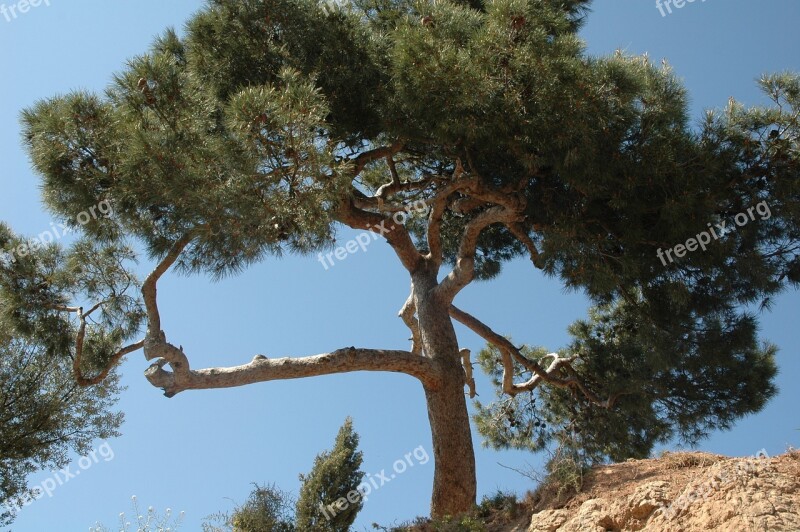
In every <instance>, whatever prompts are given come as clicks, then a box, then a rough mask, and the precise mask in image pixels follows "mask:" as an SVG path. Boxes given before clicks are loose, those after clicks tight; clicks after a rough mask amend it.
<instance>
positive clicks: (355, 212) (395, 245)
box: [336, 191, 422, 272]
mask: <svg viewBox="0 0 800 532" xmlns="http://www.w3.org/2000/svg"><path fill="white" fill-rule="evenodd" d="M355 192H357V191H354V193H355ZM336 219H337V220H338V221H339V222H341V223H343V224H345V225H347V226H349V227H352V228H353V229H364V230H366V231H371V232H373V233H377V234H378V235H380V236H382V237H384V238H385V239H386V241H387V242H388V243H389V245H390V246H392V249H394V251H395V253H396V254H397V256H398V258H399V259H400V262H401V263H402V264H403V266H404V267H405V268H406V270H408V271H409V272H413V271H416V269H417V268H418V267H419V265H420V263H421V262H422V255H421V254H420V252H419V251H418V250H417V248H416V246H415V245H414V241H413V240H412V239H411V235H409V233H408V230H407V229H406V228H405V226H403V224H400V223H397V222H395V221H394V219H393V218H392V217H389V216H383V215H382V214H377V213H373V212H368V211H365V210H362V209H359V208H357V207H356V206H355V204H354V200H353V197H349V198H346V199H344V200H343V201H342V202H341V203H340V204H339V210H338V211H337V216H336Z"/></svg>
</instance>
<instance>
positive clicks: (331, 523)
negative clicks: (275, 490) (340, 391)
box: [296, 417, 364, 532]
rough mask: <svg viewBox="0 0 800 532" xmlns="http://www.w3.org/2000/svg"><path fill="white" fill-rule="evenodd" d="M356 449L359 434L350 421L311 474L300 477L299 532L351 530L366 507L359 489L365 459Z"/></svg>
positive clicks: (322, 454)
mask: <svg viewBox="0 0 800 532" xmlns="http://www.w3.org/2000/svg"><path fill="white" fill-rule="evenodd" d="M357 448H358V434H357V433H355V432H354V431H353V420H352V419H350V418H349V417H348V418H347V419H346V420H345V422H344V425H342V427H341V428H340V429H339V433H338V434H337V435H336V443H335V444H334V446H333V449H332V450H331V451H324V452H322V453H320V454H319V455H317V457H316V458H315V459H314V467H313V468H312V469H311V472H310V473H309V474H308V475H300V480H301V481H302V483H303V485H302V487H301V488H300V498H299V499H298V501H297V511H296V516H297V521H296V522H297V528H298V529H299V530H304V531H306V530H307V531H309V532H348V531H349V530H350V525H352V524H353V522H354V521H355V520H356V516H357V515H358V512H360V511H361V508H362V507H363V506H364V500H363V497H362V495H361V492H359V491H358V489H357V488H358V486H359V484H361V481H362V479H363V478H364V472H363V471H361V470H360V469H359V468H360V467H361V462H362V459H363V457H362V453H361V451H357V450H356V449H357ZM337 503H338V504H339V506H337Z"/></svg>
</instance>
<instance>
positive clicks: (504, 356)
mask: <svg viewBox="0 0 800 532" xmlns="http://www.w3.org/2000/svg"><path fill="white" fill-rule="evenodd" d="M450 316H452V317H453V319H455V320H456V321H458V322H460V323H461V324H463V325H465V326H466V327H467V328H469V329H470V330H472V332H474V333H475V334H477V335H478V336H480V337H481V338H483V339H484V340H485V341H486V342H488V343H490V344H492V345H494V346H495V347H497V348H498V349H499V350H500V356H501V362H502V364H503V392H505V393H507V394H509V395H512V396H513V395H517V394H519V393H522V392H529V391H531V390H533V389H535V388H537V387H538V386H539V385H540V384H541V383H543V382H546V383H548V384H551V385H553V386H558V387H560V388H568V389H573V390H574V389H577V390H579V391H580V392H581V393H582V394H583V395H584V397H585V398H586V399H587V400H588V401H589V402H591V403H594V404H596V405H598V406H601V407H603V408H612V407H613V406H614V403H615V402H616V400H617V398H618V397H619V396H620V395H621V394H615V395H612V396H610V397H609V398H608V399H605V400H603V399H600V398H599V397H598V396H597V395H596V394H595V393H594V392H592V391H591V390H589V389H588V388H587V387H586V385H585V384H583V382H582V381H581V379H580V378H579V376H578V374H577V372H576V371H575V369H574V368H573V367H572V362H574V361H575V360H576V358H577V356H572V357H561V356H559V355H558V354H557V353H550V354H549V355H547V356H548V357H553V361H552V362H551V363H550V365H549V366H547V368H546V369H545V368H543V367H542V366H540V365H539V364H538V363H537V362H535V361H533V360H530V359H529V358H527V357H525V356H524V355H523V354H522V353H521V352H520V350H519V349H517V347H516V346H515V345H514V344H512V343H511V342H510V341H509V340H508V338H506V337H505V336H502V335H500V334H497V333H496V332H494V331H493V330H492V329H491V328H489V326H487V325H486V324H484V323H483V322H481V321H480V320H478V319H477V318H475V317H474V316H472V315H470V314H468V313H466V312H464V311H463V310H461V309H459V308H457V307H456V306H455V305H451V306H450ZM514 361H517V362H518V363H519V364H521V365H522V366H523V367H524V368H525V369H527V370H528V371H530V372H531V373H532V374H533V375H532V377H531V378H530V379H528V381H526V382H524V383H519V384H517V383H514V382H513V379H514ZM562 370H564V371H566V372H567V373H568V374H569V376H568V377H561V376H559V375H563V371H562Z"/></svg>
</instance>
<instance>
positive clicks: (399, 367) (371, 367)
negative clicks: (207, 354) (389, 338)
mask: <svg viewBox="0 0 800 532" xmlns="http://www.w3.org/2000/svg"><path fill="white" fill-rule="evenodd" d="M168 351H169V350H168ZM172 355H174V353H172ZM166 363H169V364H170V366H171V367H172V369H173V371H167V370H165V369H164V365H165V364H166ZM354 371H389V372H397V373H405V374H407V375H411V376H413V377H416V378H417V379H419V380H420V381H422V383H423V384H424V385H425V386H426V387H431V388H433V389H436V388H438V387H439V385H440V382H439V377H438V373H437V372H436V370H435V368H434V366H433V363H432V362H431V361H430V360H429V359H427V358H424V357H421V356H418V355H415V354H413V353H411V352H409V351H390V350H380V349H363V348H355V347H348V348H343V349H338V350H336V351H333V352H331V353H324V354H320V355H314V356H308V357H302V358H278V359H268V358H266V357H264V356H256V357H255V358H253V360H252V361H250V362H249V363H248V364H244V365H241V366H234V367H227V368H208V369H200V370H190V369H189V368H188V367H180V368H179V369H176V368H175V367H174V365H173V364H172V361H171V360H169V359H161V360H158V361H157V362H156V363H155V364H153V365H152V366H150V368H148V369H147V371H146V372H145V376H146V377H147V379H148V380H149V381H150V383H151V384H152V385H153V386H156V387H158V388H161V389H163V390H164V394H165V395H166V396H167V397H172V396H174V395H175V394H177V393H180V392H182V391H184V390H201V389H210V388H231V387H236V386H245V385H247V384H253V383H256V382H266V381H272V380H286V379H300V378H305V377H316V376H319V375H331V374H336V373H348V372H354Z"/></svg>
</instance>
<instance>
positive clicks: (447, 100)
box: [0, 0, 800, 516]
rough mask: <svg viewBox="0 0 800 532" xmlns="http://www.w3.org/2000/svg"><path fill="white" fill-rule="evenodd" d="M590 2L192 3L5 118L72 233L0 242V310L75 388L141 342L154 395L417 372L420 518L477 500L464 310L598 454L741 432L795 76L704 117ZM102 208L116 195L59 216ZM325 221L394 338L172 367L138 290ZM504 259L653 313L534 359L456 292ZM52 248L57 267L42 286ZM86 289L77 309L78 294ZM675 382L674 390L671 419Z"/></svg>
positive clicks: (791, 200) (778, 256)
mask: <svg viewBox="0 0 800 532" xmlns="http://www.w3.org/2000/svg"><path fill="white" fill-rule="evenodd" d="M588 5H589V2H588V1H587V0H569V1H565V0H492V1H488V0H487V1H482V0H463V1H460V0H458V1H457V0H453V1H451V0H445V1H440V2H430V3H429V2H417V1H414V0H377V1H373V0H369V1H366V0H363V1H362V0H353V2H352V3H349V2H344V3H342V4H340V6H339V7H336V6H332V5H330V4H328V3H327V2H326V3H324V4H322V3H320V2H317V1H316V0H211V1H209V3H208V5H207V7H206V8H205V9H203V10H202V11H200V12H199V13H197V14H196V15H195V16H194V17H193V18H192V19H191V20H190V21H189V23H188V25H187V29H186V34H185V35H184V36H182V37H179V36H178V35H177V34H176V33H175V32H173V31H168V32H166V33H165V34H164V35H163V36H162V37H161V38H159V39H158V40H157V41H156V42H155V43H154V44H153V46H152V47H151V48H150V49H149V51H148V52H147V53H144V54H143V55H140V56H138V57H135V58H133V59H132V60H130V61H129V62H128V63H127V65H126V66H125V67H124V68H123V69H122V70H121V72H120V73H119V74H117V75H116V76H115V78H114V80H113V83H112V85H111V87H110V88H109V89H108V91H107V93H106V94H105V95H104V96H99V95H94V94H87V93H84V92H74V93H69V94H67V95H65V96H59V97H54V98H51V99H47V100H44V101H41V102H38V103H37V104H36V105H34V106H33V107H31V108H30V109H27V110H26V111H25V112H24V114H23V129H24V142H25V145H26V147H27V150H28V151H29V153H30V157H31V160H32V162H33V166H34V168H35V169H36V171H37V172H38V173H39V174H40V175H41V176H42V187H41V188H42V190H43V193H44V198H45V201H46V202H47V205H48V207H49V208H50V209H51V210H52V211H53V212H55V213H58V214H59V215H60V216H62V217H63V218H64V219H65V220H66V223H68V224H71V225H72V226H73V227H74V228H75V229H76V230H77V231H78V232H79V233H80V234H81V235H82V236H83V240H81V242H80V244H79V247H78V248H75V249H71V250H69V251H67V252H65V254H64V255H63V257H57V258H56V260H55V261H51V260H49V259H48V258H47V257H45V256H44V255H43V254H42V253H41V250H35V249H34V250H23V251H25V252H26V253H25V256H26V260H25V261H17V262H15V263H11V262H10V261H9V260H7V259H2V258H0V262H2V263H3V264H4V267H3V269H2V270H0V271H1V272H2V276H3V282H4V283H6V285H7V286H8V287H9V290H10V291H11V292H12V293H13V294H14V296H13V297H12V298H11V299H10V301H9V306H8V307H7V309H6V310H5V311H4V312H6V313H7V315H8V318H9V319H10V320H14V321H15V326H17V327H27V328H28V329H29V330H35V331H38V334H39V336H41V338H40V341H41V342H43V343H48V344H52V345H55V344H58V345H62V347H63V349H65V350H66V351H65V352H69V353H70V354H71V356H73V357H74V358H75V360H76V364H75V367H76V368H77V370H76V377H77V379H78V382H79V383H82V384H88V383H91V382H99V381H102V380H103V378H105V377H107V376H108V375H109V372H110V371H111V369H112V368H113V366H114V365H115V364H116V363H117V362H118V361H119V359H120V358H121V357H122V356H125V355H126V354H128V353H131V352H133V351H137V350H139V349H143V350H144V355H145V358H146V359H148V360H152V361H153V365H152V366H151V367H150V368H149V369H148V370H147V372H146V377H147V379H148V380H149V381H150V383H151V384H153V385H154V386H156V387H158V388H160V389H162V390H163V391H164V393H165V395H166V396H167V397H172V396H174V395H175V394H178V393H180V392H182V391H184V390H190V389H209V388H220V387H231V386H240V385H246V384H250V383H254V382H262V381H270V380H276V379H292V378H299V377H312V376H318V375H327V374H331V373H340V372H350V371H390V372H399V373H405V374H407V375H410V376H412V377H414V378H416V379H418V380H419V381H420V382H421V383H422V386H423V389H424V393H425V397H426V400H427V405H428V419H429V421H430V424H431V432H432V437H433V449H434V460H435V464H436V467H435V474H434V485H433V490H432V491H433V494H432V500H431V512H432V514H433V515H434V516H443V515H447V514H451V515H454V514H458V513H460V512H463V511H466V510H468V509H469V508H470V507H471V506H472V505H473V504H474V502H475V497H476V489H477V487H476V483H477V480H476V471H475V459H474V451H473V447H472V436H471V429H470V420H469V415H468V410H467V401H466V398H465V395H464V387H465V383H466V384H467V385H469V386H470V393H473V392H474V389H473V386H472V384H473V382H472V381H471V380H470V378H469V377H468V375H469V373H468V372H469V371H470V370H471V367H470V359H469V352H467V351H466V350H462V349H460V348H459V342H458V338H457V337H456V332H455V328H454V324H453V321H454V320H455V321H458V322H460V323H462V324H464V325H466V326H467V327H468V328H469V329H471V330H472V331H473V332H475V333H476V334H477V335H478V336H480V337H481V338H483V339H484V340H485V341H486V342H488V343H489V344H490V346H491V349H492V350H493V351H494V353H495V354H496V356H493V358H492V361H493V364H494V369H493V370H492V371H495V372H496V373H497V375H498V379H497V380H498V387H499V389H500V390H502V393H504V394H505V395H506V396H507V397H506V398H505V399H508V400H510V401H519V400H521V398H522V397H525V396H527V395H528V394H531V392H532V391H534V390H542V391H543V393H544V394H553V395H556V396H558V401H557V404H558V405H561V406H559V408H558V409H556V410H555V411H554V413H555V414H556V415H557V419H558V420H567V419H568V420H569V421H570V422H571V420H572V419H576V420H577V419H578V418H579V417H580V415H581V414H580V412H591V415H593V416H594V415H599V417H601V418H603V416H607V419H609V420H614V421H615V422H616V421H620V423H621V424H620V425H619V430H614V431H613V432H612V433H610V434H609V435H608V436H603V435H602V434H601V435H597V434H595V435H592V438H593V439H587V442H588V444H590V445H595V443H593V442H595V441H596V442H597V443H598V444H599V443H600V442H601V441H602V440H601V439H597V438H602V437H606V438H619V439H620V441H616V440H614V441H610V442H609V446H608V449H609V452H611V451H613V452H614V453H617V451H618V450H619V452H620V453H621V454H622V455H624V454H626V453H628V452H629V451H630V450H631V449H634V450H635V452H636V453H642V452H644V449H646V448H647V446H648V445H650V444H651V443H652V442H653V441H656V440H658V438H659V437H665V436H666V435H668V434H671V433H677V434H679V435H681V436H686V437H687V438H688V439H692V438H695V437H696V436H699V435H702V433H703V432H704V431H706V430H708V429H709V428H713V427H721V428H725V427H728V426H730V424H731V423H733V422H734V421H735V420H736V419H737V418H738V417H740V416H742V415H745V414H747V413H751V412H754V411H757V410H758V409H759V408H761V406H762V405H763V404H764V403H765V402H766V400H768V399H769V397H770V396H771V395H772V393H773V392H774V387H773V385H772V379H773V376H774V362H773V360H772V355H773V352H774V350H773V349H772V348H771V347H769V346H768V345H767V346H764V345H761V344H760V343H759V341H758V338H757V334H756V326H755V309H754V307H753V304H761V305H763V306H766V305H768V303H769V301H770V298H771V297H773V296H774V295H775V294H777V293H779V292H780V291H781V290H782V289H784V288H785V287H786V286H787V285H795V286H796V285H797V284H798V282H800V258H799V257H798V249H799V248H798V242H800V225H798V224H800V202H798V196H799V195H800V180H799V179H798V173H799V172H800V163H799V162H800V157H798V144H799V142H800V141H799V139H800V126H799V125H798V121H797V116H798V111H799V110H800V77H798V76H797V75H794V74H789V73H787V74H779V75H769V76H765V77H764V78H763V79H762V80H761V81H760V84H761V86H762V88H763V89H764V91H765V93H766V94H767V95H768V96H769V97H770V98H771V100H772V103H771V104H770V105H769V106H766V107H758V108H752V109H746V108H744V107H743V106H742V105H740V104H738V103H737V102H735V101H731V102H729V104H728V106H727V107H725V108H724V109H722V110H718V111H713V112H709V113H708V115H707V116H706V117H705V120H704V121H703V122H702V123H701V124H699V125H698V126H694V125H692V124H691V122H690V120H689V117H688V116H687V103H686V102H687V95H686V92H685V90H684V88H683V87H682V85H681V83H680V82H679V80H678V79H677V78H676V77H675V76H674V74H673V73H672V71H671V70H670V68H669V66H668V65H666V64H665V65H660V66H659V65H653V64H652V63H651V62H650V61H649V60H648V59H647V58H646V57H630V56H626V55H624V54H622V53H619V54H616V55H614V56H611V57H589V56H587V54H586V53H585V50H584V45H583V43H582V42H581V40H580V39H579V38H578V35H577V31H578V28H579V27H580V25H581V22H582V21H583V19H584V16H585V15H586V11H587V7H588ZM99 202H108V203H109V204H111V205H113V214H111V215H109V216H108V217H98V218H97V219H91V220H89V219H86V220H85V221H86V223H78V222H80V216H81V215H82V214H85V212H86V210H87V209H89V208H91V207H92V206H93V205H97V204H98V203H99ZM422 206H424V209H423V208H421V207H422ZM756 206H760V207H759V209H760V210H759V211H758V212H759V214H760V213H761V211H762V210H769V213H770V216H761V217H760V218H759V217H756V216H754V212H755V211H754V210H753V209H755V208H756ZM763 207H766V209H764V208H763ZM747 213H749V215H748V214H747ZM742 215H744V216H747V217H748V219H749V222H748V223H746V224H743V225H741V226H739V225H738V222H737V224H736V225H737V227H736V230H735V231H732V232H730V233H729V234H726V235H725V236H724V238H714V239H711V238H710V237H709V240H708V242H707V243H706V242H703V244H702V250H701V249H699V247H700V244H699V243H698V241H697V240H696V239H695V240H693V243H692V244H690V241H691V240H690V239H691V238H692V237H694V235H699V234H700V232H705V231H708V230H709V229H712V228H714V227H715V226H717V225H718V224H721V223H727V224H728V227H731V226H733V225H734V220H736V219H737V218H736V217H740V216H742ZM84 218H86V217H85V216H84ZM76 220H77V221H78V222H76ZM339 226H346V227H349V228H352V229H357V230H363V231H370V232H372V233H375V234H376V235H378V236H380V237H383V238H384V239H385V240H386V242H387V243H388V245H389V246H390V247H391V248H392V250H393V251H394V252H395V254H396V256H397V259H398V261H399V262H400V264H401V265H402V266H403V268H404V269H405V271H406V272H407V274H408V279H409V280H410V284H411V290H410V294H409V297H408V300H407V301H406V302H405V304H403V305H402V308H401V311H400V317H401V318H402V319H403V321H404V323H405V324H406V325H407V326H408V328H409V330H410V333H411V336H412V338H413V341H412V345H411V347H410V349H408V350H381V349H365V348H357V347H354V346H353V347H343V348H339V349H335V350H332V351H331V352H330V353H327V354H323V355H317V356H311V357H300V358H289V359H282V360H270V359H264V358H263V357H255V358H253V359H252V360H251V361H250V362H249V363H246V364H243V365H238V366H235V367H232V368H208V369H198V368H192V369H191V370H190V367H191V366H190V363H189V354H188V353H184V351H183V350H182V349H181V348H180V347H179V344H178V343H177V342H176V341H169V340H168V336H167V332H166V331H164V330H162V321H161V315H160V312H159V301H158V296H157V284H158V283H159V281H161V280H162V279H163V278H164V275H165V274H166V273H167V272H168V271H170V270H172V269H174V270H177V271H179V272H183V273H189V274H204V275H208V276H209V277H211V278H218V277H220V276H224V275H232V274H237V273H240V272H241V271H243V270H244V269H246V268H247V267H248V266H249V265H251V264H252V263H255V262H258V261H261V260H264V259H265V258H267V257H269V256H276V255H280V254H282V253H286V252H297V253H312V252H313V253H318V252H319V253H320V255H318V258H319V259H320V260H321V261H323V262H324V261H325V260H327V259H325V256H324V255H323V254H322V252H324V251H326V249H327V248H328V247H330V246H331V245H332V243H333V242H334V238H335V231H336V228H337V227H339ZM128 240H135V241H137V242H138V243H140V244H141V245H142V246H143V247H144V248H145V249H146V252H147V253H148V255H149V257H150V258H151V259H154V260H155V261H156V264H157V265H156V267H155V269H154V270H153V272H152V273H151V274H150V275H149V276H147V278H146V279H144V281H143V282H142V283H141V286H139V285H138V284H137V282H135V280H132V279H133V278H132V276H130V275H127V274H126V273H125V270H124V268H123V265H125V264H128V262H126V260H130V259H133V258H135V257H131V256H130V254H129V253H127V252H125V251H124V250H125V249H126V248H125V242H126V241H128ZM2 243H3V244H5V242H2ZM683 243H685V244H686V245H685V246H684V244H683ZM678 245H680V246H681V247H680V248H679V247H678ZM687 248H689V249H688V251H687ZM29 251H30V253H28V252H29ZM89 251H91V253H90V252H89ZM97 257H99V258H101V259H102V260H103V261H104V262H102V263H100V264H97V263H96V262H92V261H96V259H97ZM518 257H527V258H529V259H530V261H531V263H532V265H533V266H534V268H537V269H539V270H540V271H541V272H542V273H543V274H544V275H548V276H551V277H555V278H558V279H560V280H561V281H562V282H563V284H564V286H565V287H566V288H568V289H574V290H582V291H583V292H585V293H586V294H587V295H588V296H589V297H591V298H592V299H593V300H594V301H595V303H596V304H597V305H600V306H601V307H602V306H608V308H614V307H615V306H619V305H624V307H620V308H624V311H623V312H622V315H620V316H619V317H617V316H616V315H614V316H612V321H615V322H617V323H615V325H626V324H627V326H630V325H631V323H628V322H632V325H633V327H634V329H636V330H639V331H642V333H641V334H640V335H637V334H636V333H628V332H625V331H624V330H623V331H622V332H620V331H619V330H617V331H616V333H615V334H610V333H609V334H608V335H606V334H604V330H605V329H607V327H606V326H604V325H603V326H599V325H589V326H586V327H579V328H578V329H576V334H577V337H576V340H575V345H573V346H568V347H567V348H565V349H563V350H562V351H559V352H558V353H546V352H545V353H539V352H537V351H529V350H526V349H522V348H520V346H517V345H515V344H513V343H511V342H510V341H508V340H507V339H505V338H504V337H503V336H502V335H500V334H498V333H497V332H495V331H494V330H493V329H492V328H491V327H489V326H488V325H487V324H484V323H483V322H481V321H480V320H479V319H478V318H477V317H475V316H473V315H471V314H469V313H467V312H465V311H464V310H462V309H460V308H458V307H456V306H455V305H454V301H455V298H456V296H457V295H458V294H459V293H460V292H461V291H462V290H464V289H465V288H466V287H467V286H468V285H470V284H471V283H472V282H474V281H480V280H488V279H491V278H493V277H495V276H497V275H498V274H499V273H500V271H501V267H502V265H503V263H505V262H507V261H509V260H512V259H515V258H518ZM116 259H118V260H116ZM89 266H91V267H89ZM445 267H447V268H448V269H449V271H443V269H444V268H445ZM47 269H51V270H53V271H54V272H56V273H58V274H59V275H58V283H48V284H46V285H45V286H41V285H40V284H39V283H40V282H41V279H39V277H38V276H39V274H40V273H41V272H42V271H45V270H47ZM135 288H140V291H141V298H134V299H133V300H131V299H130V297H129V296H130V294H131V290H132V289H135ZM354 292H355V289H354ZM86 300H88V301H92V302H93V303H92V306H91V307H88V310H86V311H84V308H82V307H80V306H79V305H78V304H76V301H86ZM70 303H71V304H70ZM398 303H400V302H398ZM542 304H545V303H544V302H541V301H532V302H531V305H542ZM398 306H400V305H398ZM743 309H745V310H743ZM89 315H92V318H93V319H88V317H89ZM95 317H102V319H99V320H95V319H94V318H95ZM623 317H624V318H625V319H622V318H623ZM142 319H144V323H145V327H144V328H145V329H146V330H145V332H144V334H143V335H141V336H140V335H139V334H138V333H139V332H140V329H139V328H138V327H137V326H136V325H138V324H140V323H141V322H142ZM47 323H52V324H55V325H57V327H55V328H53V329H51V328H49V327H48V326H46V325H45V324H47ZM597 327H600V328H601V329H603V330H600V331H598V332H601V335H600V337H597V336H594V337H591V338H590V336H591V335H589V334H588V333H589V332H590V331H591V330H592V329H593V328H597ZM612 329H613V327H612ZM617 329H619V327H617ZM646 331H649V333H648V334H645V332H646ZM612 332H613V331H612ZM650 333H652V334H650ZM625 335H628V336H627V337H626V336H625ZM65 340H66V343H67V344H68V343H70V342H69V340H72V344H71V345H69V346H67V345H65ZM545 355H546V356H545ZM465 372H467V374H465ZM650 373H652V374H655V375H657V376H658V384H659V387H658V388H657V389H656V387H655V386H653V385H652V384H651V383H649V382H648V381H647V379H646V378H644V377H643V376H646V375H648V374H650ZM517 377H521V378H520V379H519V380H515V378H517ZM697 390H703V393H698V392H697ZM708 391H712V392H713V393H710V394H709V393H706V392H708ZM739 396H744V397H743V399H741V400H739V399H737V398H738V397H739ZM672 401H674V402H675V404H683V405H691V407H690V408H687V409H686V410H685V411H681V412H678V410H679V409H677V408H675V409H673V410H672V412H675V413H676V416H677V417H669V416H665V415H663V412H661V411H660V410H659V409H660V408H661V407H662V406H663V405H664V404H671V402H672ZM726 402H731V403H732V404H734V405H735V408H732V409H730V410H727V409H725V408H722V406H723V405H724V404H725V403H726ZM570 405H571V406H572V407H573V408H574V409H575V410H576V412H578V413H573V412H572V411H571V410H570V408H569V406H570ZM648 409H650V410H652V411H650V412H648V411H647V410H648ZM567 412H569V415H568V414H567ZM642 412H644V413H646V414H647V415H645V416H643V417H637V416H638V414H640V413H642ZM634 414H636V415H634ZM559 422H562V421H559ZM645 422H647V423H650V422H655V423H656V426H655V427H649V426H648V427H642V425H641V424H642V423H645ZM512 428H513V427H512ZM623 429H625V430H628V429H630V430H633V429H637V430H638V432H637V433H636V434H635V435H634V436H630V435H626V434H624V430H623ZM481 430H484V429H483V428H482V429H481ZM538 436H539V434H533V433H532V434H531V438H537V439H536V440H533V441H534V442H537V441H538ZM604 452H605V451H604Z"/></svg>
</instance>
